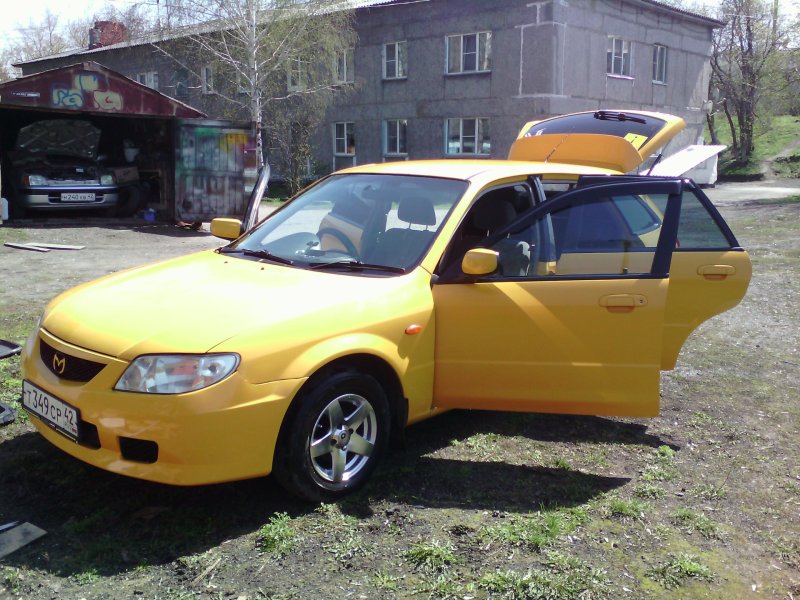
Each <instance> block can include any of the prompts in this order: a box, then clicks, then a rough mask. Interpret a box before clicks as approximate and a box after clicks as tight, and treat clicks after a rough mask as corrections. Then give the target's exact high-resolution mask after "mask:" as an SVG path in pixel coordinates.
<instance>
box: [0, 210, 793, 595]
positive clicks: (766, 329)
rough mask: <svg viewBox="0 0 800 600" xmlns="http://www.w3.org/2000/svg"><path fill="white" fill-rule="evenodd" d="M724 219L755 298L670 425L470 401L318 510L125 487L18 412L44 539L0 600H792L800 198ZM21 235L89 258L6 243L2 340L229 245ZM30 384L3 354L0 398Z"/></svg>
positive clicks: (12, 464) (19, 499)
mask: <svg viewBox="0 0 800 600" xmlns="http://www.w3.org/2000/svg"><path fill="white" fill-rule="evenodd" d="M724 214H725V217H726V219H728V222H729V223H730V225H731V227H732V229H733V230H734V231H735V232H736V234H737V236H738V237H739V240H740V242H742V244H743V245H744V246H745V247H747V248H748V249H749V251H750V253H751V256H752V258H753V263H754V277H753V282H752V284H751V288H750V290H749V292H748V295H747V297H746V298H745V300H744V301H743V302H742V304H741V305H740V306H738V307H737V308H735V309H734V310H732V311H729V312H727V313H725V314H723V315H721V316H719V317H716V318H715V319H713V320H711V321H709V322H708V323H705V324H704V325H703V326H701V327H700V328H699V330H698V331H697V332H695V333H694V335H693V336H692V337H691V338H690V339H689V341H688V342H687V344H686V346H685V347H684V349H683V351H682V353H681V357H680V360H679V366H678V368H677V369H676V370H675V371H672V372H669V373H664V374H663V376H662V414H661V416H660V417H658V418H655V419H650V420H636V419H610V418H598V417H569V416H554V415H539V414H534V415H519V414H514V415H509V414H502V413H482V412H466V411H454V412H451V413H448V414H445V415H442V416H440V417H437V418H436V419H433V420H431V421H427V422H424V423H421V424H419V425H416V426H414V427H411V428H409V429H408V431H407V432H406V436H405V440H404V444H403V447H402V448H395V449H394V450H392V451H391V452H390V454H389V455H388V456H387V457H386V459H385V460H384V462H383V463H382V465H381V466H379V468H378V469H377V471H376V473H375V474H374V477H373V480H372V481H371V482H370V484H369V485H367V487H366V488H365V489H364V490H362V491H361V492H359V493H357V494H355V495H353V496H352V497H350V498H348V499H346V500H344V501H342V502H340V503H338V504H336V505H323V506H313V505H308V504H303V503H298V502H297V501H295V500H293V499H291V498H287V497H286V496H285V494H284V493H283V492H282V491H281V489H280V488H279V487H278V486H277V484H275V483H274V482H273V481H272V480H271V479H270V478H266V479H263V480H254V481H245V482H238V483H231V484H225V485H218V486H208V487H201V488H174V487H168V486H161V485H156V484H151V483H147V482H142V481H138V480H133V479H127V478H124V477H120V476H116V475H112V474H110V473H107V472H104V471H100V470H97V469H95V468H92V467H89V466H87V465H84V464H82V463H80V462H78V461H76V460H74V459H72V458H70V457H68V456H66V455H64V454H63V453H61V452H59V451H58V450H56V449H55V448H54V447H52V446H51V445H50V444H48V443H47V442H46V441H44V440H43V439H42V438H41V437H40V436H39V435H38V434H36V433H35V432H34V430H33V428H32V426H31V425H30V424H29V423H27V422H26V420H25V419H24V416H23V417H22V418H20V419H19V420H18V421H17V422H15V423H14V424H12V425H10V426H8V427H3V428H0V525H2V524H3V523H6V522H9V521H16V520H22V521H30V522H32V523H34V524H36V525H38V526H40V527H42V528H44V529H45V530H47V531H48V534H47V536H46V537H44V538H42V539H40V540H38V541H37V542H34V543H33V544H31V545H29V546H27V547H26V548H24V549H22V550H20V551H18V552H16V553H14V554H12V555H10V556H8V557H6V558H5V559H2V560H0V599H2V600H5V599H6V598H8V599H11V598H34V599H38V598H41V599H45V598H47V599H49V598H62V597H72V598H87V599H102V598H109V599H111V598H122V597H142V598H220V597H230V598H242V597H245V598H248V599H252V598H317V597H328V596H331V595H343V596H346V597H349V598H395V597H396V598H409V597H419V598H427V597H442V598H445V597H452V598H455V597H457V598H487V597H494V598H502V597H507V598H525V597H548V598H579V597H583V598H588V597H592V598H604V597H605V598H622V597H624V598H663V599H667V598H670V599H671V598H697V597H707V598H746V597H759V598H776V599H779V598H780V599H786V598H791V597H798V596H799V595H800V594H799V593H798V590H800V543H798V539H800V446H798V443H797V442H798V439H800V437H799V436H800V405H798V402H797V399H798V396H797V390H798V389H800V354H799V353H800V276H799V275H798V273H800V235H798V233H799V231H798V230H799V229H800V225H798V223H800V204H785V205H784V204H765V205H759V204H753V203H749V204H732V205H731V206H727V207H725V208H724ZM2 236H6V237H5V238H3V237H2ZM8 236H13V237H14V238H15V241H28V242H31V241H43V242H61V243H67V244H85V245H86V248H85V249H84V250H80V251H64V252H58V251H53V252H50V253H47V254H39V253H33V252H27V251H24V250H11V249H9V248H0V261H2V264H3V285H2V289H0V311H2V313H1V314H2V317H0V338H2V337H8V336H9V334H10V332H14V336H17V337H18V336H19V335H20V334H18V333H16V332H18V331H22V329H20V326H19V323H20V322H21V323H22V324H23V325H24V326H25V327H30V326H31V325H32V323H33V320H34V319H35V318H36V316H37V315H38V313H39V312H40V311H41V309H42V308H43V306H44V304H45V303H46V302H47V301H48V300H49V299H50V298H51V297H53V296H54V295H56V294H57V293H58V292H60V291H62V290H64V289H66V288H68V287H71V286H73V285H75V284H77V283H80V282H83V281H86V280H89V279H92V278H94V277H97V276H100V275H104V274H106V273H109V272H112V271H115V270H118V269H121V268H127V267H131V266H135V265H137V264H141V263H144V262H149V261H152V260H156V259H158V258H166V257H171V256H176V255H180V254H185V253H188V252H192V251H196V250H203V249H206V248H213V247H215V246H218V245H221V242H220V241H219V240H217V239H215V238H212V237H211V236H210V235H208V234H207V233H206V234H203V233H199V234H198V233H194V232H188V231H183V230H177V229H175V228H166V227H161V228H159V227H136V228H134V229H124V228H119V227H115V226H112V225H108V226H107V225H102V224H91V225H90V226H88V227H47V228H33V229H7V228H0V239H8ZM23 329H24V328H23ZM17 341H20V340H19V339H18V340H17ZM18 379H19V369H18V361H17V360H16V359H13V360H8V361H2V363H0V400H2V401H6V402H7V401H10V400H13V398H14V394H18V391H14V390H18V385H19V380H18ZM270 540H271V541H270ZM274 540H280V541H281V543H280V544H275V543H274ZM267 541H270V543H269V544H268V543H267ZM697 565H700V567H703V568H704V569H706V570H707V571H704V570H703V569H700V568H699V567H697ZM706 572H707V573H708V574H709V575H708V577H706V575H705V573H706ZM665 574H669V577H667V576H666V575H665ZM701 575H702V576H701ZM537 594H538V595H537Z"/></svg>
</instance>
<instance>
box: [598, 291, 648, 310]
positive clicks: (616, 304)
mask: <svg viewBox="0 0 800 600" xmlns="http://www.w3.org/2000/svg"><path fill="white" fill-rule="evenodd" d="M600 306H604V307H606V308H607V309H609V310H610V311H612V312H614V311H615V312H630V311H632V310H633V309H634V308H636V307H641V306H647V297H646V296H643V295H641V294H609V295H608V296H602V297H601V298H600Z"/></svg>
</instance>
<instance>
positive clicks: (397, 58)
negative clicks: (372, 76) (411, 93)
mask: <svg viewBox="0 0 800 600" xmlns="http://www.w3.org/2000/svg"><path fill="white" fill-rule="evenodd" d="M400 44H404V45H405V46H406V62H407V61H408V42H407V41H406V40H398V41H396V42H386V43H385V44H384V45H383V52H382V58H383V60H382V61H381V62H382V63H383V78H384V79H386V80H389V81H395V80H397V79H408V65H407V64H405V63H401V61H400ZM387 46H394V63H395V72H396V73H399V72H400V65H402V66H403V69H402V71H403V74H402V75H399V74H398V75H395V76H394V77H389V76H388V75H387V74H386V63H387V58H388V55H387V53H386V48H387Z"/></svg>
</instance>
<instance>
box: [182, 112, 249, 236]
mask: <svg viewBox="0 0 800 600" xmlns="http://www.w3.org/2000/svg"><path fill="white" fill-rule="evenodd" d="M175 126H176V135H175V140H176V146H175V218H176V219H177V220H179V221H187V222H197V221H210V220H211V219H213V218H215V217H233V218H237V219H240V220H243V221H244V220H246V214H245V213H246V210H247V207H248V200H249V199H250V196H251V192H252V190H253V186H254V185H255V179H256V166H257V165H256V138H255V129H254V128H253V126H252V125H251V124H242V123H232V122H229V121H210V120H205V119H191V120H188V119H187V120H178V121H177V122H176V125H175Z"/></svg>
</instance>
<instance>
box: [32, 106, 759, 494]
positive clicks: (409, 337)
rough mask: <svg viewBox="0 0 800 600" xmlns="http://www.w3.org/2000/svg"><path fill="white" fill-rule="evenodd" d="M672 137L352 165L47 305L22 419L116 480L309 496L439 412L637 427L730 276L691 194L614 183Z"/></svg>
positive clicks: (602, 122)
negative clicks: (264, 479) (247, 483)
mask: <svg viewBox="0 0 800 600" xmlns="http://www.w3.org/2000/svg"><path fill="white" fill-rule="evenodd" d="M682 127H683V121H682V120H681V119H679V118H676V117H673V116H670V115H663V114H657V113H644V112H636V111H626V112H619V111H597V112H589V113H579V114H575V115H567V116H564V117H557V118H554V119H548V120H544V121H540V122H532V123H529V124H527V125H526V126H525V127H524V128H523V130H522V132H521V133H520V137H519V139H518V140H517V141H516V142H515V143H514V145H513V147H512V149H511V151H510V156H509V160H437V161H410V162H399V163H387V164H379V165H363V166H359V167H354V168H352V169H347V170H344V171H340V172H338V173H334V174H332V175H330V176H328V177H326V178H324V179H322V180H320V181H318V182H317V183H315V184H314V185H312V186H311V187H309V188H308V189H306V190H305V191H303V192H302V193H301V194H299V195H298V196H297V197H295V198H294V199H293V200H292V201H290V202H287V203H286V204H285V205H284V206H282V207H281V208H280V209H279V210H278V211H276V212H275V213H273V214H272V215H270V216H269V217H268V218H267V219H265V220H264V221H262V222H261V223H260V224H258V225H257V226H255V227H252V228H250V229H249V231H247V232H246V233H244V235H241V232H240V228H241V227H242V225H241V223H240V222H239V221H236V220H231V219H217V220H215V221H214V222H213V223H212V232H213V233H214V234H215V235H218V236H219V237H222V238H227V239H231V240H235V241H233V242H232V243H230V244H228V245H226V246H224V247H222V248H219V249H217V250H214V251H206V252H200V253H198V254H194V255H191V256H186V257H183V258H178V259H174V260H169V261H165V262H161V263H158V264H154V265H149V266H144V267H140V268H136V269H131V270H128V271H124V272H121V273H116V274H113V275H110V276H107V277H104V278H102V279H99V280H97V281H94V282H92V283H89V284H85V285H82V286H79V287H77V288H75V289H72V290H70V291H68V292H66V293H64V294H62V295H61V296H59V297H58V298H56V299H55V300H53V301H52V302H51V303H50V304H49V305H48V306H47V308H46V310H45V312H44V314H43V316H42V319H41V322H40V324H39V326H37V328H36V330H35V331H34V332H33V333H32V335H31V337H30V339H29V340H28V343H27V345H26V347H25V351H24V357H23V369H24V378H25V379H24V382H23V404H24V406H25V407H26V408H27V410H28V411H29V412H30V413H31V414H32V415H33V416H34V418H33V419H32V420H33V422H34V424H35V425H36V427H37V428H38V430H39V431H40V432H41V433H42V435H44V436H45V437H46V438H47V439H48V440H50V441H51V442H52V443H53V444H55V445H56V446H58V447H59V448H61V449H63V450H64V451H66V452H68V453H69V454H71V455H73V456H75V457H77V458H79V459H81V460H83V461H86V462H88V463H91V464H93V465H96V466H98V467H101V468H104V469H108V470H110V471H113V472H116V473H121V474H124V475H130V476H132V477H139V478H143V479H148V480H152V481H158V482H164V483H169V484H177V485H195V484H206V483H213V482H222V481H230V480H236V479H243V478H249V477H258V476H263V475H267V474H268V473H271V472H272V473H274V474H275V475H276V477H277V478H278V480H279V481H280V482H281V483H282V484H283V485H284V486H285V487H286V488H287V489H289V490H290V491H292V492H294V493H295V494H298V495H300V496H302V497H305V498H308V499H312V500H324V499H332V498H336V497H338V496H340V495H342V494H344V493H346V492H349V491H351V490H353V489H355V488H356V487H358V486H359V485H361V484H362V483H364V481H365V480H366V479H367V477H368V476H369V474H370V472H371V471H372V469H373V468H374V467H375V463H376V461H377V460H378V459H379V457H380V455H381V454H382V452H383V451H384V450H385V449H386V447H387V443H388V440H389V438H390V436H391V435H394V434H397V433H398V432H399V431H401V430H402V429H403V428H404V427H405V426H406V425H408V424H411V423H414V422H417V421H420V420H422V419H425V418H428V417H431V416H433V415H435V414H437V413H439V412H441V411H442V410H446V409H451V408H468V409H487V410H509V411H525V412H529V411H535V412H552V413H571V414H586V415H619V416H634V417H643V416H653V415H657V414H658V412H659V372H660V371H661V370H668V369H672V368H673V367H674V366H675V363H676V360H677V357H678V353H679V351H680V349H681V346H682V345H683V343H684V341H685V340H686V338H687V337H688V336H689V334H690V333H691V332H692V331H693V330H694V329H695V328H696V327H697V326H698V325H699V324H700V323H701V322H703V321H704V320H706V319H708V318H710V317H711V316H713V315H715V314H718V313H720V312H722V311H724V310H727V309H729V308H731V307H733V306H735V305H736V304H737V303H738V302H739V301H740V300H741V298H742V297H743V296H744V293H745V291H746V289H747V286H748V283H749V280H750V273H751V267H750V259H749V257H748V255H747V253H746V252H745V251H744V250H743V249H742V248H741V247H740V246H739V244H738V243H737V241H736V238H735V237H734V235H733V234H732V233H731V231H730V230H729V228H728V227H727V225H726V224H725V222H724V221H723V219H722V217H721V216H720V215H719V213H718V212H717V210H716V209H715V208H714V207H713V206H712V204H711V202H710V201H709V200H708V198H707V197H706V196H705V195H704V194H703V192H702V191H701V190H700V189H699V188H698V187H697V186H696V185H695V184H693V183H692V182H691V181H689V180H685V179H680V178H652V177H639V176H631V175H623V173H626V172H630V171H631V170H633V169H635V168H636V167H637V166H638V165H640V164H641V163H642V162H643V161H644V160H645V159H646V158H648V157H649V156H650V155H651V154H652V153H653V152H654V151H655V150H656V149H657V148H659V147H661V146H663V145H664V144H665V143H666V142H667V141H668V140H669V139H670V138H671V137H672V136H674V135H675V133H676V132H677V131H679V130H680V129H681V128H682ZM263 187H264V182H262V185H261V188H263Z"/></svg>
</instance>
